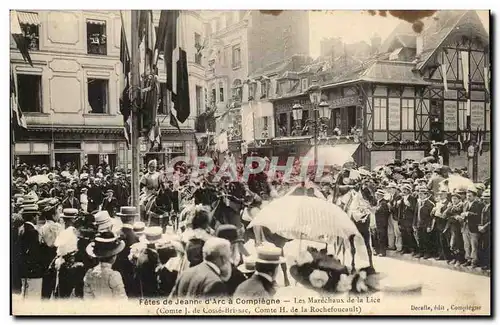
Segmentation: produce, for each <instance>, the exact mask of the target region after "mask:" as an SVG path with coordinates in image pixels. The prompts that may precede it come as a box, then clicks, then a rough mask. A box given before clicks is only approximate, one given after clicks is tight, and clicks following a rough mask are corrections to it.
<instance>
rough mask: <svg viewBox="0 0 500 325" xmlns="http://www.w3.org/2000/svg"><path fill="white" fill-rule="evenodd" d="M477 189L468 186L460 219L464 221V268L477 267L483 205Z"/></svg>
mask: <svg viewBox="0 0 500 325" xmlns="http://www.w3.org/2000/svg"><path fill="white" fill-rule="evenodd" d="M477 192H478V191H477V188H476V187H475V186H470V187H469V188H468V189H467V201H466V202H465V204H464V212H462V214H461V217H462V218H463V220H464V226H463V228H462V235H463V238H464V249H465V259H466V260H467V261H466V262H465V263H464V264H463V265H464V266H473V267H476V266H479V257H478V250H479V224H480V222H481V215H482V212H483V208H484V204H483V203H482V202H481V201H480V200H479V198H478V195H477Z"/></svg>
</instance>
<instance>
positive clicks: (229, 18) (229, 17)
mask: <svg viewBox="0 0 500 325" xmlns="http://www.w3.org/2000/svg"><path fill="white" fill-rule="evenodd" d="M224 16H226V28H227V27H229V26H231V25H232V24H233V23H234V21H233V20H234V19H233V18H234V14H233V12H232V11H228V12H226V13H225V14H224Z"/></svg>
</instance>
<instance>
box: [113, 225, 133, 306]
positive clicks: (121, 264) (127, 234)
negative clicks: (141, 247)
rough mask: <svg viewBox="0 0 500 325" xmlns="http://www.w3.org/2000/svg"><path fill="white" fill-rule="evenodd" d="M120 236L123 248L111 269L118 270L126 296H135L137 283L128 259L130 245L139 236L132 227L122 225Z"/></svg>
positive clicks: (131, 264)
mask: <svg viewBox="0 0 500 325" xmlns="http://www.w3.org/2000/svg"><path fill="white" fill-rule="evenodd" d="M120 238H121V239H122V240H123V241H124V242H125V248H124V249H123V250H122V251H121V252H120V253H119V254H118V256H117V257H116V262H115V263H114V264H113V269H114V270H116V271H118V272H120V274H121V275H122V279H123V284H124V285H125V291H126V292H127V297H137V296H138V295H139V283H138V281H137V280H136V278H135V276H134V272H135V270H134V264H133V263H132V262H131V261H130V260H129V258H128V255H129V254H130V246H132V245H133V244H135V243H138V242H139V237H137V235H136V234H135V233H134V231H133V229H132V228H129V227H123V228H122V230H121V234H120Z"/></svg>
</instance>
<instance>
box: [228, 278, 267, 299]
mask: <svg viewBox="0 0 500 325" xmlns="http://www.w3.org/2000/svg"><path fill="white" fill-rule="evenodd" d="M275 293H276V290H275V289H274V287H273V283H271V282H269V281H268V280H267V279H265V278H264V277H262V276H260V275H258V274H254V275H252V276H251V277H250V278H249V279H248V280H245V282H243V283H242V284H240V285H239V286H238V288H236V291H235V292H234V296H235V297H258V298H266V297H272V296H273V295H274V294H275Z"/></svg>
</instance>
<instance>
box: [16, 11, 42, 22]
mask: <svg viewBox="0 0 500 325" xmlns="http://www.w3.org/2000/svg"><path fill="white" fill-rule="evenodd" d="M17 17H18V18H19V23H20V24H24V25H34V26H38V25H40V19H38V14H37V13H35V12H26V11H18V12H17Z"/></svg>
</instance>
